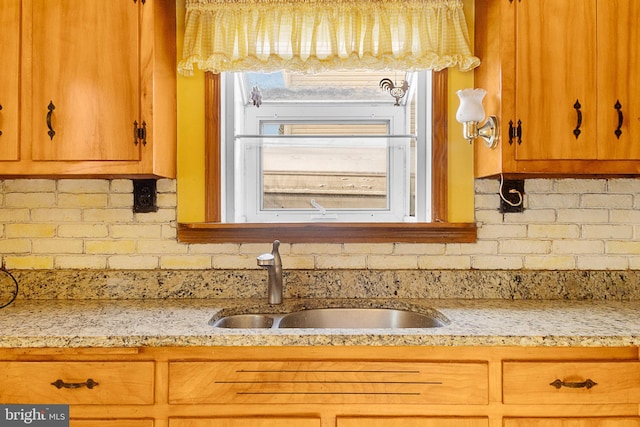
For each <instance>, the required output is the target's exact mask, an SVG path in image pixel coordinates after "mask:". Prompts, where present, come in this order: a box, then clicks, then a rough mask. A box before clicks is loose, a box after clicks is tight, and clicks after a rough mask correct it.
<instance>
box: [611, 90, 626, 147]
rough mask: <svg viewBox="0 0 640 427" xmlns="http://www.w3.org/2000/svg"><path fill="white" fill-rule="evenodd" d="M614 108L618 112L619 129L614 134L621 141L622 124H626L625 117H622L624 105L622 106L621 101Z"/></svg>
mask: <svg viewBox="0 0 640 427" xmlns="http://www.w3.org/2000/svg"><path fill="white" fill-rule="evenodd" d="M613 108H615V109H616V112H617V113H618V127H617V128H616V130H615V131H614V132H613V133H615V134H616V137H617V138H618V139H620V135H622V123H623V122H624V116H623V115H622V104H620V101H619V100H617V101H616V104H615V105H614V106H613Z"/></svg>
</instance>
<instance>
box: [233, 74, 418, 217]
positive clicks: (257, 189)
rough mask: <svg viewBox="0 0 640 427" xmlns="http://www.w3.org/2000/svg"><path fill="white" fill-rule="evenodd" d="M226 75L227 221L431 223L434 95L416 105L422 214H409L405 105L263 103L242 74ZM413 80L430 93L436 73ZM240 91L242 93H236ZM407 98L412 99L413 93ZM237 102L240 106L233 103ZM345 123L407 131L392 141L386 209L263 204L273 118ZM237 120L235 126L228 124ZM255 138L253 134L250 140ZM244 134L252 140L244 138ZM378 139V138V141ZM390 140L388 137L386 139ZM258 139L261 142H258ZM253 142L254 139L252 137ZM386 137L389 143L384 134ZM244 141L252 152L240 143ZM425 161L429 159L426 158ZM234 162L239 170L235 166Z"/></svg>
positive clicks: (416, 153) (412, 86)
mask: <svg viewBox="0 0 640 427" xmlns="http://www.w3.org/2000/svg"><path fill="white" fill-rule="evenodd" d="M232 76H233V75H231V74H223V75H222V87H223V88H224V90H223V97H222V105H224V106H226V107H227V108H224V112H223V118H224V120H223V122H224V125H223V126H222V127H221V128H222V132H223V135H222V136H223V141H225V143H224V144H223V156H222V158H223V159H224V161H223V168H222V170H223V177H224V181H225V182H224V183H223V186H222V188H223V213H224V215H223V221H228V222H235V223H242V222H250V223H264V222H266V223H268V222H318V221H320V222H329V221H339V222H415V221H421V222H426V221H428V220H429V219H430V218H431V197H430V195H431V182H430V181H431V180H430V177H431V173H430V170H431V164H430V160H431V149H430V145H431V144H430V140H429V139H430V138H429V137H430V135H431V132H430V130H431V129H430V127H431V111H430V105H431V103H430V102H427V98H430V96H429V97H427V96H419V97H418V98H417V99H418V105H417V106H416V108H417V113H416V115H417V117H418V118H423V117H424V120H420V119H417V120H416V122H417V123H416V126H417V129H416V130H417V138H416V150H415V153H414V155H415V157H416V159H414V161H415V165H414V167H415V168H416V176H415V186H416V188H415V192H416V200H415V211H416V214H415V216H408V212H409V205H410V203H411V201H410V188H409V187H410V172H411V171H410V166H411V165H410V161H411V159H410V158H406V156H410V155H411V149H410V147H409V146H408V144H409V139H408V138H407V137H406V136H407V135H405V134H406V129H407V128H408V121H409V120H410V119H411V118H410V117H409V114H405V113H406V112H407V111H408V109H407V108H405V107H400V108H395V107H394V108H393V109H391V112H392V113H391V114H389V109H388V108H381V106H380V105H379V103H375V102H370V103H363V102H357V103H356V102H335V103H333V102H329V103H327V102H313V103H311V102H305V103H296V102H263V103H262V105H261V106H260V108H256V107H254V106H253V105H251V103H250V102H249V101H248V99H247V94H248V93H249V92H248V91H247V88H245V87H242V79H239V78H231V77H232ZM414 77H415V79H414V81H412V82H411V86H410V87H411V88H412V90H415V89H414V88H415V86H416V85H418V87H419V88H423V89H420V90H425V89H424V88H426V90H430V88H431V82H430V79H431V73H430V72H420V73H416V74H415V76H414ZM237 91H240V93H241V94H243V97H235V93H237ZM414 95H415V94H414V93H410V94H408V95H407V99H408V98H409V97H411V96H414ZM234 103H235V104H234ZM232 105H233V108H231V106H232ZM312 121H317V122H319V123H320V122H325V123H329V122H343V123H368V122H371V123H381V122H384V123H386V124H387V125H388V129H389V134H390V135H393V136H405V137H404V138H391V139H392V140H393V141H395V142H393V143H390V144H388V147H389V148H388V156H387V162H388V165H387V172H388V176H387V195H388V198H387V201H388V203H387V208H386V209H369V210H365V209H323V208H322V207H320V208H317V209H313V208H310V209H262V200H261V197H262V194H263V192H262V189H263V186H262V182H261V177H262V170H261V163H262V162H261V149H260V147H261V145H260V143H259V141H260V138H255V136H256V135H259V134H260V133H261V127H262V124H265V123H269V122H279V123H282V122H286V123H295V122H304V123H309V122H312ZM231 123H233V124H234V125H233V126H230V125H229V124H231ZM247 135H250V137H247ZM238 137H239V138H240V139H241V140H243V141H245V142H244V143H243V144H239V143H238V140H239V139H238ZM373 139H375V138H373ZM384 139H385V140H386V139H387V138H384ZM251 140H253V141H254V142H253V143H252V142H251ZM247 141H248V142H247ZM379 141H382V140H381V139H380V140H379ZM242 145H244V146H245V147H249V149H242V148H240V147H241V146H242ZM421 159H422V160H421ZM229 165H233V167H229Z"/></svg>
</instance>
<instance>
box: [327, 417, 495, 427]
mask: <svg viewBox="0 0 640 427" xmlns="http://www.w3.org/2000/svg"><path fill="white" fill-rule="evenodd" d="M488 425H489V420H488V419H487V418H464V417H456V418H454V417H446V418H443V417H408V416H407V417H399V416H398V417H395V416H394V417H383V416H377V417H344V416H341V415H338V417H337V418H336V426H337V427H364V426H366V427H488Z"/></svg>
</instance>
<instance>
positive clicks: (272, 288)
mask: <svg viewBox="0 0 640 427" xmlns="http://www.w3.org/2000/svg"><path fill="white" fill-rule="evenodd" d="M279 247H280V241H279V240H275V241H274V242H273V249H272V251H271V253H266V254H262V255H259V256H258V258H257V261H258V265H259V266H260V267H262V268H265V269H267V272H268V274H269V276H268V280H267V294H268V298H269V304H282V294H283V291H282V259H281V258H280V252H279V250H278V248H279Z"/></svg>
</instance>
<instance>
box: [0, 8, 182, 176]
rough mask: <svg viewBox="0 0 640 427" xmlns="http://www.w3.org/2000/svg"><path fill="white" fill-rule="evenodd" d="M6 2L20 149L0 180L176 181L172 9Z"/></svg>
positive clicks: (1, 165) (1, 166)
mask: <svg viewBox="0 0 640 427" xmlns="http://www.w3.org/2000/svg"><path fill="white" fill-rule="evenodd" d="M3 1H5V2H6V0H3ZM13 2H14V3H16V4H18V5H19V6H18V7H20V5H21V11H22V12H21V20H20V24H21V27H22V32H21V41H22V46H23V48H22V52H23V54H22V58H21V61H19V64H20V82H21V86H20V87H21V93H20V100H21V111H20V112H21V122H20V123H19V122H18V121H17V120H13V122H14V123H16V126H18V125H19V126H20V127H19V128H20V131H19V135H20V141H22V143H21V144H20V150H19V153H18V156H17V159H1V160H15V161H6V162H0V175H17V176H25V175H26V176H69V175H71V176H131V177H137V176H150V177H153V176H158V177H175V159H176V154H175V153H176V120H177V117H176V94H175V90H176V89H175V73H176V71H175V67H176V66H175V61H176V55H175V2H174V1H173V0H148V1H146V2H137V1H136V2H134V1H130V0H91V1H88V0H84V1H78V0H22V1H17V0H13ZM3 13H4V11H3ZM17 87H18V85H16V88H17Z"/></svg>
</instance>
